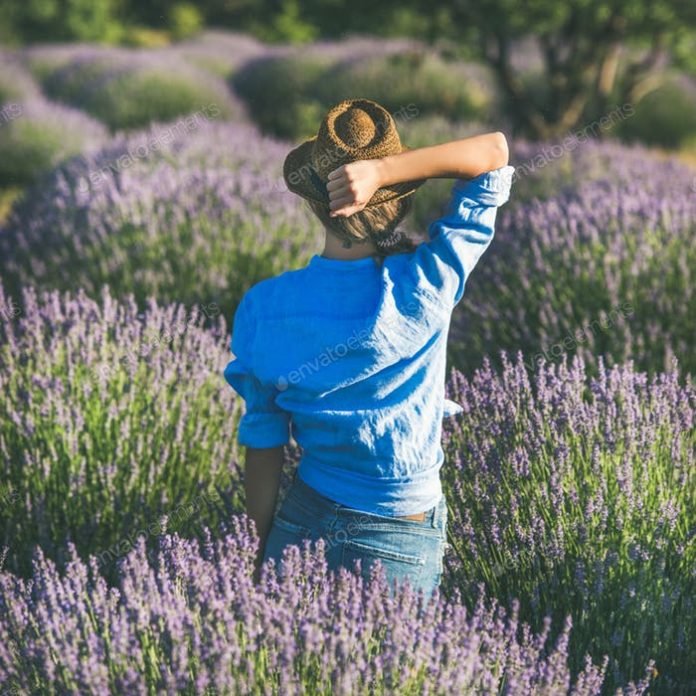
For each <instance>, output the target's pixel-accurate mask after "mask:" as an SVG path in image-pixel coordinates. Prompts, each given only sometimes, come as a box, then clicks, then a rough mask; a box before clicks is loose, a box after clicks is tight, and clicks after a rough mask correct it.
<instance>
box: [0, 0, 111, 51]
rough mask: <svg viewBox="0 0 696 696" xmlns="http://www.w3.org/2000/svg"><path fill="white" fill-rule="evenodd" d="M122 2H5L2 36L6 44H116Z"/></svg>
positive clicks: (9, 0)
mask: <svg viewBox="0 0 696 696" xmlns="http://www.w3.org/2000/svg"><path fill="white" fill-rule="evenodd" d="M118 8H119V0H21V2H20V1H18V0H5V1H4V2H3V3H2V10H0V15H2V20H1V21H0V35H1V36H2V38H3V40H5V41H8V42H14V41H17V40H21V41H25V42H30V41H47V40H50V41H107V42H108V41H116V40H118V38H119V37H120V35H121V25H120V23H119V22H118V20H117V19H116V14H117V11H118Z"/></svg>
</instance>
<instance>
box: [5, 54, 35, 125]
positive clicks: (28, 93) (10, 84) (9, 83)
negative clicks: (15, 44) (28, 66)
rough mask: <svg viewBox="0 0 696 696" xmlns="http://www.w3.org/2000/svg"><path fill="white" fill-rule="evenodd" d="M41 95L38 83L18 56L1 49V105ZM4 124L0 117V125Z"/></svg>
mask: <svg viewBox="0 0 696 696" xmlns="http://www.w3.org/2000/svg"><path fill="white" fill-rule="evenodd" d="M38 95H39V88H38V85H37V84H36V83H35V82H34V80H33V79H32V77H31V75H30V74H29V73H28V72H27V71H26V70H25V69H24V67H23V66H22V64H21V61H20V60H19V58H18V56H17V55H15V54H14V53H10V52H8V51H0V107H2V106H4V105H5V104H8V103H10V102H20V101H25V100H27V99H31V98H35V97H37V96H38ZM2 125H4V124H3V122H2V120H1V119H0V127H1V126H2Z"/></svg>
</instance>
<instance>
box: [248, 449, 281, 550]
mask: <svg viewBox="0 0 696 696" xmlns="http://www.w3.org/2000/svg"><path fill="white" fill-rule="evenodd" d="M282 468H283V448H282V447H269V448H267V449H256V448H252V447H247V450H246V465H245V469H244V490H245V493H246V511H247V514H248V515H249V517H251V519H253V520H254V523H255V524H256V529H257V532H258V535H259V539H260V547H259V551H260V555H261V554H262V553H263V549H264V547H265V545H266V539H267V538H268V534H269V532H270V530H271V525H272V523H273V513H274V511H275V506H276V501H277V498H278V488H279V486H280V474H281V471H282Z"/></svg>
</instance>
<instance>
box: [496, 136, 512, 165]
mask: <svg viewBox="0 0 696 696" xmlns="http://www.w3.org/2000/svg"><path fill="white" fill-rule="evenodd" d="M492 136H493V153H492V158H493V166H492V167H491V169H499V168H500V167H505V166H507V164H508V162H509V159H510V151H509V148H508V141H507V138H506V137H505V134H504V133H502V132H501V131H496V132H495V133H493V134H492Z"/></svg>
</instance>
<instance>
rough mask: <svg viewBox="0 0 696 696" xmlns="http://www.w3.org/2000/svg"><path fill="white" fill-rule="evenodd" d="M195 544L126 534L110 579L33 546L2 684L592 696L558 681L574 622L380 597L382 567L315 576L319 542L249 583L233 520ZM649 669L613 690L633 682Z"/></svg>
mask: <svg viewBox="0 0 696 696" xmlns="http://www.w3.org/2000/svg"><path fill="white" fill-rule="evenodd" d="M230 526H231V527H232V530H233V531H232V533H230V534H228V535H226V536H224V537H223V538H222V539H220V540H219V541H216V542H213V540H212V539H211V538H210V537H208V538H207V539H206V540H205V542H204V543H203V544H202V545H200V544H198V543H197V542H196V541H185V540H182V539H180V538H178V536H176V535H174V536H170V535H166V536H163V537H162V538H161V540H160V549H159V553H158V554H157V557H156V558H155V559H154V560H153V561H151V562H150V561H149V559H148V555H147V553H146V550H145V545H144V544H143V543H142V542H139V543H138V545H137V546H136V548H135V549H134V550H133V551H132V552H131V553H129V554H128V556H127V557H126V558H124V560H123V563H122V565H121V568H120V575H119V584H118V587H116V588H112V587H109V585H108V584H107V583H106V582H105V581H104V579H103V577H102V576H101V574H100V572H99V567H98V563H97V562H96V559H94V558H91V559H90V561H89V563H85V562H83V561H81V560H80V558H79V557H78V556H77V554H76V553H75V551H74V549H71V551H72V553H71V558H70V560H69V563H68V564H67V568H66V570H65V572H59V570H58V569H57V568H56V567H55V566H54V564H53V563H52V562H50V561H49V560H47V559H46V558H44V556H43V554H42V553H41V552H40V551H37V554H36V557H35V561H34V571H33V576H32V578H31V579H30V580H28V581H25V580H22V579H21V578H18V577H16V576H14V575H12V574H11V573H8V572H2V573H0V608H1V609H2V611H0V680H2V682H3V684H5V685H6V686H7V687H9V688H11V689H18V690H22V691H27V692H30V693H34V692H38V691H40V692H41V693H45V694H56V693H66V694H82V693H93V694H118V693H128V694H148V693H166V694H223V693H224V694H261V693H263V694H283V695H285V694H289V695H292V694H337V695H345V696H348V695H351V696H352V695H353V694H441V693H448V694H469V693H477V694H483V695H491V696H492V695H494V694H509V695H512V694H515V695H521V694H534V695H536V696H558V695H559V694H567V693H572V694H573V695H574V696H590V695H594V694H599V693H600V689H601V685H602V682H603V676H604V675H603V669H604V667H603V666H599V667H598V666H596V665H593V664H592V663H591V661H590V659H589V658H587V661H586V664H585V665H584V667H583V669H582V670H581V671H580V673H579V674H578V675H577V676H575V677H574V678H573V677H571V674H570V671H569V669H568V666H567V650H568V639H569V634H570V628H571V622H570V620H569V619H568V620H566V622H565V626H564V629H563V630H562V631H561V633H560V635H559V636H558V637H557V638H556V639H555V640H552V639H551V637H550V635H549V631H548V626H546V627H545V628H544V629H543V630H542V631H541V632H539V633H538V634H533V633H531V632H530V631H529V630H528V629H527V628H526V627H524V626H522V625H521V624H520V622H519V621H518V618H517V607H515V606H514V607H513V609H512V611H511V612H510V614H508V615H506V613H505V612H504V611H503V610H502V608H501V607H500V606H499V605H497V603H496V602H495V601H493V602H488V601H485V600H484V599H483V598H481V599H480V600H479V602H478V604H477V605H476V607H475V608H474V609H473V610H472V611H467V609H466V608H465V607H464V606H463V605H462V604H461V602H460V601H457V600H454V601H450V602H445V601H439V602H437V601H432V602H429V603H427V604H424V603H423V602H422V599H421V598H420V596H419V595H416V594H414V593H413V592H412V591H411V590H410V588H406V587H405V588H403V592H400V593H398V594H397V596H396V597H389V596H388V592H387V586H386V582H385V580H384V576H383V574H381V573H379V572H376V571H375V572H373V574H372V577H371V580H370V581H369V582H364V581H363V579H362V578H361V577H360V576H359V575H358V574H356V573H352V572H348V571H346V570H341V571H340V572H339V573H338V574H336V573H333V572H332V571H327V569H326V564H325V562H324V558H323V544H322V542H321V541H320V542H318V543H317V551H316V552H315V553H312V552H311V548H310V545H309V543H305V545H304V546H303V548H302V549H300V548H298V547H296V546H295V547H289V548H288V550H287V551H286V554H285V558H284V561H285V572H284V574H283V575H282V576H278V575H277V574H276V572H275V569H274V568H273V566H272V563H269V566H268V567H267V568H266V570H265V572H264V574H263V576H262V579H261V583H260V584H259V585H255V584H254V583H253V582H252V581H251V565H252V558H253V554H254V550H255V547H256V543H257V541H256V537H255V534H254V532H253V529H252V527H251V525H249V524H248V518H246V516H235V517H234V518H233V519H232V520H231V525H230ZM648 682H649V680H648V678H647V677H646V678H644V679H642V680H641V682H640V683H638V684H637V685H632V684H631V685H629V686H628V687H626V689H625V690H622V691H617V694H625V695H626V696H628V695H629V694H631V695H638V694H643V693H645V692H646V688H647V685H648Z"/></svg>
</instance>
